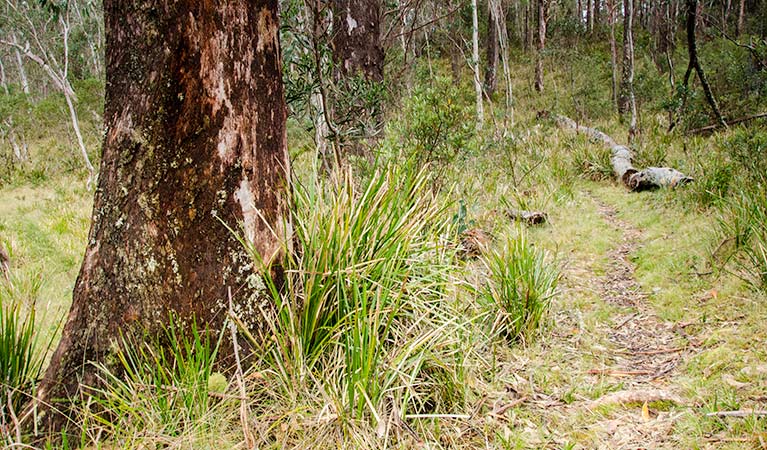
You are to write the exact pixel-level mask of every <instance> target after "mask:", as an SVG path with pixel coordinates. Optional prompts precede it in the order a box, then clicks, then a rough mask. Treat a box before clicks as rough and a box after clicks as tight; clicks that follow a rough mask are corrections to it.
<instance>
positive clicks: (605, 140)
mask: <svg viewBox="0 0 767 450" xmlns="http://www.w3.org/2000/svg"><path fill="white" fill-rule="evenodd" d="M556 121H557V125H559V126H560V127H561V128H564V129H567V130H572V131H575V132H576V133H585V134H586V135H588V136H589V137H590V138H592V139H594V140H597V141H599V142H601V143H602V144H604V145H605V146H606V147H607V148H609V149H610V152H611V157H610V162H611V163H612V165H613V172H614V173H615V177H616V178H617V179H618V180H619V181H620V182H622V183H623V184H624V185H625V186H626V187H627V188H629V189H630V190H632V191H646V190H651V189H657V188H661V187H670V188H673V187H677V186H681V185H683V184H687V183H690V182H692V181H693V179H692V178H690V177H688V176H686V175H685V174H683V173H682V172H679V171H678V170H676V169H672V168H669V167H648V168H646V169H644V170H639V169H636V168H635V167H634V165H633V164H632V161H631V160H632V158H633V153H632V152H631V149H630V148H628V147H626V146H625V145H619V144H618V143H616V142H615V140H613V138H611V137H610V136H608V135H607V134H605V133H603V132H601V131H599V130H597V129H595V128H589V127H584V126H582V125H578V124H577V123H575V121H574V120H572V119H570V118H567V117H564V116H556Z"/></svg>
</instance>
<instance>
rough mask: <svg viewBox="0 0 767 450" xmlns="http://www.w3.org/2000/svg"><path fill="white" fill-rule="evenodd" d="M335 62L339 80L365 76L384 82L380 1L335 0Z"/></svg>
mask: <svg viewBox="0 0 767 450" xmlns="http://www.w3.org/2000/svg"><path fill="white" fill-rule="evenodd" d="M332 5H333V36H332V39H331V44H332V47H333V62H334V64H335V66H334V69H335V76H336V80H337V81H338V80H342V79H344V78H347V77H349V76H353V75H355V74H357V73H362V75H363V76H364V77H365V79H367V80H370V81H383V76H384V72H383V69H384V51H383V48H382V47H381V39H380V33H381V32H380V17H381V3H380V1H379V0H333V3H332Z"/></svg>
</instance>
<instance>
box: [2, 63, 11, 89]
mask: <svg viewBox="0 0 767 450" xmlns="http://www.w3.org/2000/svg"><path fill="white" fill-rule="evenodd" d="M0 85H2V86H3V90H4V91H5V94H6V95H7V94H8V93H10V91H9V90H8V79H7V78H6V75H5V65H4V64H3V58H0Z"/></svg>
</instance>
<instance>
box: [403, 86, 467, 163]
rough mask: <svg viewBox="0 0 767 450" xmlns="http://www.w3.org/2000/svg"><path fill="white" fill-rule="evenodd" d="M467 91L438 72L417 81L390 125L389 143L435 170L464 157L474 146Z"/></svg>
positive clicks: (407, 155)
mask: <svg viewBox="0 0 767 450" xmlns="http://www.w3.org/2000/svg"><path fill="white" fill-rule="evenodd" d="M467 92H468V91H466V90H464V89H462V88H461V87H460V86H457V85H456V84H455V83H453V81H452V79H451V78H450V77H449V76H445V75H440V74H438V75H437V76H435V77H434V79H432V80H430V81H429V82H424V83H420V84H419V85H418V86H417V87H416V88H415V89H414V91H413V93H412V95H411V96H410V97H409V98H406V99H404V100H403V102H404V105H403V107H402V110H403V112H402V115H401V117H399V118H398V120H396V121H394V123H392V124H391V125H390V130H389V133H388V140H389V146H390V147H393V148H394V149H397V150H399V152H401V153H403V154H404V155H405V156H406V157H408V158H411V159H413V160H414V161H416V162H417V163H418V164H419V165H423V164H427V163H428V164H432V165H433V166H434V167H435V170H436V171H444V170H445V169H446V167H447V166H448V165H449V164H452V163H454V162H456V161H457V160H459V159H460V158H462V157H466V156H468V155H469V154H470V153H471V152H470V150H471V148H472V147H473V146H474V144H473V142H472V139H473V138H474V127H475V112H474V110H473V106H472V103H471V100H470V97H468V94H467Z"/></svg>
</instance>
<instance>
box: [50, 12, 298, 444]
mask: <svg viewBox="0 0 767 450" xmlns="http://www.w3.org/2000/svg"><path fill="white" fill-rule="evenodd" d="M104 12H105V16H106V27H105V29H106V81H107V82H106V104H105V114H104V116H105V120H106V129H107V130H108V131H107V133H106V135H105V137H104V143H103V157H102V160H101V175H100V176H99V180H98V188H97V190H96V195H95V199H94V207H93V219H92V224H91V229H90V233H89V237H88V244H87V248H86V250H85V257H84V260H83V264H82V268H81V269H80V274H79V276H78V277H77V281H76V284H75V288H74V295H73V302H72V306H71V309H70V311H69V317H68V319H67V322H66V325H65V326H64V329H63V332H62V337H61V341H60V343H59V345H58V348H57V349H56V351H55V353H54V354H53V356H52V358H51V361H50V365H49V367H48V369H47V371H46V373H45V376H44V379H43V380H42V382H41V384H40V385H39V387H38V391H37V399H36V405H37V407H38V408H41V409H43V410H47V411H45V414H44V415H40V414H38V415H36V417H37V418H39V419H40V420H42V421H43V422H44V423H42V424H39V427H38V428H37V429H38V430H42V431H47V430H51V429H53V430H55V429H57V428H59V427H61V426H62V425H63V424H64V423H65V420H66V419H65V416H64V414H66V412H67V411H68V409H67V407H68V404H67V403H64V404H59V403H56V400H58V399H75V398H77V397H78V396H79V395H80V394H82V393H83V386H94V385H98V382H99V379H98V369H97V366H96V364H98V363H102V364H105V365H107V367H108V368H110V369H114V367H111V366H110V364H115V361H116V360H117V359H118V358H116V357H115V352H117V351H119V348H120V346H121V343H122V340H121V336H123V335H124V334H126V333H131V332H133V331H138V330H144V331H145V332H147V333H158V332H160V331H161V330H163V329H164V328H165V327H167V326H168V323H169V320H170V318H171V317H172V316H176V317H177V318H178V319H179V323H185V324H186V323H190V322H191V321H192V320H195V321H197V323H198V325H199V326H201V327H205V328H208V329H210V330H211V331H212V332H214V333H215V332H216V330H220V329H221V328H222V327H223V326H224V322H225V318H226V317H227V316H228V315H229V314H231V312H232V311H235V312H236V313H237V314H238V319H239V320H240V321H241V322H242V323H245V324H248V326H250V327H252V328H253V331H254V332H258V330H259V327H260V326H261V324H263V318H262V315H261V312H260V308H265V309H266V310H268V309H269V308H270V307H271V301H270V300H268V296H267V295H265V292H264V291H263V284H262V283H261V282H260V281H259V279H260V274H263V273H264V271H272V272H273V274H274V275H275V277H279V269H278V267H279V261H280V258H281V255H282V253H283V250H284V248H285V247H284V245H288V241H289V238H288V236H289V235H290V217H289V206H288V180H289V177H288V171H289V164H290V163H289V158H288V154H287V144H286V128H285V126H286V125H285V124H286V114H287V112H286V104H285V98H284V93H283V84H282V70H281V69H282V68H281V58H280V43H279V38H278V36H279V33H278V30H279V25H278V5H277V0H227V1H226V2H199V1H197V0H175V1H167V0H164V1H160V0H153V1H152V0H147V1H143V2H125V1H120V0H106V1H105V2H104ZM232 230H241V232H240V233H241V234H242V242H241V241H240V240H238V238H237V236H235V234H234V233H233V231H232ZM243 243H244V244H245V245H243ZM246 247H248V248H249V249H250V252H249V251H248V249H246ZM251 252H252V253H255V254H257V255H258V258H256V261H254V259H253V258H252V257H251ZM228 352H231V350H229V351H226V349H224V351H223V353H224V354H226V353H228ZM52 404H53V405H54V406H55V408H51V405H52Z"/></svg>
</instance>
